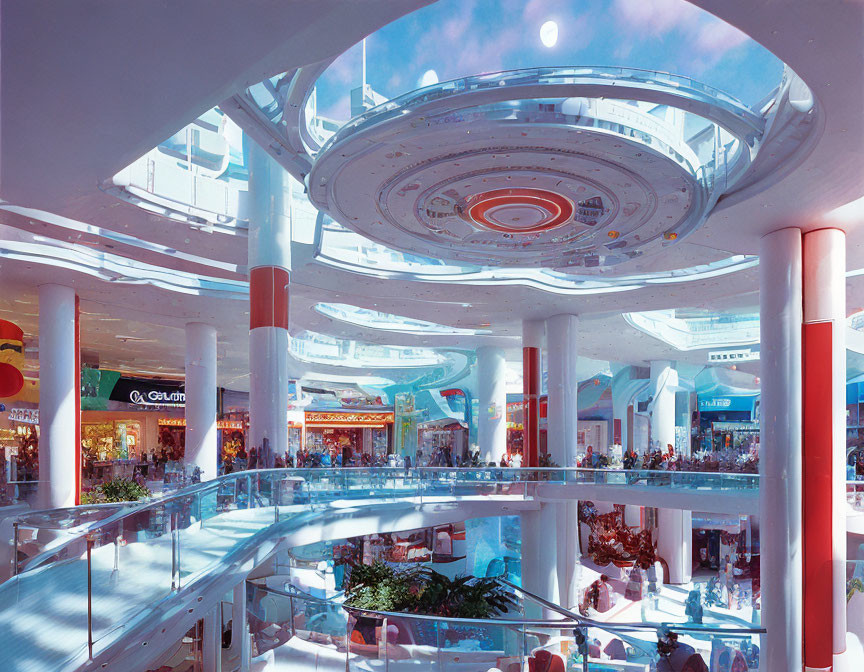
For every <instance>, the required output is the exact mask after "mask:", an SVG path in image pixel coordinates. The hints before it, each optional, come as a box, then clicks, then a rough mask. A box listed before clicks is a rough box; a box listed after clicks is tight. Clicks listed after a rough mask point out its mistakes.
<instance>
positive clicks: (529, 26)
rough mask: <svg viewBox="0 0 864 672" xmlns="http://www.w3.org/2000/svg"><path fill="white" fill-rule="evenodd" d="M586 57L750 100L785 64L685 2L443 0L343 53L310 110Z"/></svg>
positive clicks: (350, 112)
mask: <svg viewBox="0 0 864 672" xmlns="http://www.w3.org/2000/svg"><path fill="white" fill-rule="evenodd" d="M364 46H365V49H364ZM584 64H589V65H590V64H602V65H610V66H629V67H638V68H646V69H649V70H660V71H666V72H673V73H676V74H679V75H684V76H689V77H693V78H695V79H698V80H700V81H703V82H705V83H707V84H710V85H712V86H714V87H717V88H719V89H721V90H724V91H727V92H729V93H730V94H732V95H734V96H735V97H736V98H738V99H740V100H742V101H744V102H745V103H747V104H749V105H751V106H756V105H757V103H759V102H760V101H761V100H762V99H763V98H764V97H765V96H766V95H768V94H769V93H770V92H771V91H772V90H773V89H774V87H775V86H777V84H778V83H779V82H780V78H781V75H782V69H783V64H782V63H781V61H779V60H778V59H777V58H776V57H775V56H774V55H773V54H772V53H771V52H769V51H768V50H766V49H765V48H763V47H762V46H761V45H759V44H758V43H756V42H754V41H753V40H751V39H750V38H748V37H747V36H746V35H745V34H744V33H742V32H740V31H739V30H737V29H736V28H734V27H732V26H731V25H729V24H727V23H725V22H724V21H721V20H720V19H717V18H716V17H714V16H713V15H711V14H709V13H708V12H705V11H703V10H701V9H699V8H698V7H695V6H694V5H692V4H690V3H689V2H686V1H685V0H663V1H662V2H645V1H644V0H580V1H578V2H577V1H575V0H439V1H438V2H435V3H432V4H431V5H429V6H427V7H425V8H423V9H420V10H417V11H415V12H412V13H410V14H408V15H406V16H404V17H402V18H401V19H398V20H397V21H394V22H393V23H391V24H389V25H387V26H385V27H383V28H382V29H380V30H378V31H377V32H375V33H373V34H372V35H371V36H369V37H368V38H367V39H366V41H365V45H363V44H358V45H355V46H354V47H352V48H350V49H349V50H348V51H346V52H345V53H344V54H343V55H342V56H340V57H339V58H337V59H336V60H335V61H334V62H333V63H332V64H331V65H330V67H328V68H327V69H326V71H325V72H324V73H323V75H322V76H321V77H320V78H319V80H318V82H317V85H316V95H315V97H314V100H313V101H312V105H313V110H312V111H313V112H317V115H318V116H319V117H320V118H321V119H323V120H324V121H322V122H321V123H322V124H325V125H327V123H328V120H335V121H337V123H338V122H341V121H345V120H347V119H349V118H350V117H352V116H356V114H358V113H359V112H362V111H363V109H364V108H368V107H370V106H373V105H377V104H380V103H382V102H384V101H386V100H388V99H390V98H393V97H395V96H398V95H400V94H402V93H405V92H406V91H411V90H414V89H417V88H420V87H423V86H428V85H431V84H435V83H437V82H439V81H445V80H449V79H455V78H457V77H465V76H469V75H476V74H480V73H486V72H497V71H501V70H511V69H521V68H529V67H539V66H562V65H584ZM364 84H365V85H367V86H365V87H364V86H363V85H364ZM322 130H329V129H322Z"/></svg>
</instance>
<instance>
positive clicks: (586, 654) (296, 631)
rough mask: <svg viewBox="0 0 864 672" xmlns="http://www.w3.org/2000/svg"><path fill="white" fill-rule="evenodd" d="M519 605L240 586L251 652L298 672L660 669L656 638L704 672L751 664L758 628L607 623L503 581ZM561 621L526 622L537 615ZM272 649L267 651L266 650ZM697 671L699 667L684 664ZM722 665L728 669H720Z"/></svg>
mask: <svg viewBox="0 0 864 672" xmlns="http://www.w3.org/2000/svg"><path fill="white" fill-rule="evenodd" d="M502 583H504V584H506V585H507V586H508V587H510V588H511V589H514V590H515V591H518V592H519V593H521V595H522V599H521V600H518V603H519V606H520V608H519V609H518V611H517V610H514V611H512V612H508V613H506V614H502V615H501V616H499V617H497V618H486V619H463V618H447V617H441V616H430V615H424V614H409V613H398V612H384V611H370V610H365V609H357V608H354V607H348V606H345V605H344V604H342V603H341V601H340V600H338V599H331V600H324V599H320V598H315V597H311V596H309V595H305V594H303V593H299V592H297V591H291V592H288V591H283V590H279V589H275V588H272V587H266V586H262V585H259V584H256V583H253V582H248V583H247V615H248V618H249V627H250V632H251V635H252V642H253V654H255V655H256V656H261V657H263V658H265V659H266V658H270V663H271V665H272V667H268V669H272V670H274V672H282V671H287V670H292V671H294V670H303V672H312V671H313V670H314V671H315V672H326V671H330V670H339V671H340V672H341V671H342V670H349V671H351V670H357V671H360V670H363V671H364V672H365V671H367V670H376V669H382V668H383V669H389V670H393V671H394V672H395V671H398V670H402V669H406V670H407V669H417V668H418V667H419V666H422V669H424V670H434V671H436V672H450V671H451V670H453V671H455V670H459V671H462V672H487V671H488V670H492V669H499V670H504V671H505V672H509V671H510V670H517V671H519V670H524V669H535V666H536V665H541V668H540V669H547V668H546V667H543V666H544V665H546V664H548V663H550V662H551V661H552V660H554V659H555V658H558V659H559V661H560V662H559V663H557V664H556V666H555V667H551V666H550V667H549V668H548V669H562V670H563V669H564V666H565V665H567V669H583V670H587V669H598V670H599V669H602V670H604V671H607V672H613V671H616V670H620V671H624V670H632V671H634V672H636V671H639V672H648V670H654V669H663V668H662V667H658V663H659V664H661V665H662V663H661V657H662V656H661V654H660V652H659V650H658V645H657V642H658V639H659V638H664V639H666V640H668V638H669V633H674V634H675V635H676V636H678V637H679V639H678V643H679V646H680V647H681V651H679V652H678V654H676V655H678V656H680V655H681V654H683V653H684V652H687V651H689V652H690V653H688V654H687V655H688V656H689V655H695V656H700V657H702V659H703V662H704V663H705V665H706V667H707V668H708V669H710V670H717V669H721V668H720V667H719V663H720V661H721V659H722V658H721V655H720V654H724V653H725V658H727V659H728V662H731V660H732V658H735V657H740V658H741V659H743V661H744V662H745V663H746V664H747V667H748V668H750V669H755V668H756V667H758V655H759V654H758V652H759V648H758V637H759V635H761V634H763V633H764V632H765V630H764V629H763V628H760V627H758V626H752V627H748V626H740V627H735V626H733V627H729V626H718V625H711V624H697V623H641V622H640V623H606V622H601V621H596V620H592V619H588V618H583V617H582V616H580V615H578V614H574V613H572V612H569V611H568V610H566V609H562V608H561V607H558V606H557V605H553V604H551V603H549V602H546V601H545V600H541V599H539V598H537V596H535V595H533V594H531V593H528V592H526V591H524V590H522V589H521V588H519V587H518V586H515V585H513V584H510V583H509V582H506V581H504V582H502ZM541 608H542V609H545V610H546V611H547V612H548V611H553V612H557V613H559V614H560V615H561V616H562V617H561V618H558V619H551V618H527V617H526V616H525V612H527V611H539V610H540V609H541ZM271 651H272V653H268V652H271ZM693 669H698V668H693ZM722 669H724V670H725V669H729V668H728V664H727V667H723V668H722Z"/></svg>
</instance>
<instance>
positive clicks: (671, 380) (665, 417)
mask: <svg viewBox="0 0 864 672" xmlns="http://www.w3.org/2000/svg"><path fill="white" fill-rule="evenodd" d="M677 385H678V372H677V371H676V370H675V369H673V368H672V362H667V361H655V362H651V389H652V390H653V397H654V399H653V401H652V402H651V403H652V410H651V442H652V443H653V444H655V445H659V448H660V450H662V451H663V452H665V451H666V449H667V446H668V445H669V444H671V445H672V446H674V445H675V387H676V386H677ZM657 519H658V520H657V525H658V537H657V552H658V553H659V554H660V556H661V557H662V558H663V559H664V560H666V564H667V565H668V566H669V582H670V583H677V584H681V583H688V582H689V581H690V578H691V574H692V571H693V561H692V552H691V546H692V543H693V542H692V537H693V523H692V514H691V512H690V511H683V510H681V509H658V516H657Z"/></svg>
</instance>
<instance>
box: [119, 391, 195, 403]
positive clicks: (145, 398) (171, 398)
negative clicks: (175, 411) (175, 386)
mask: <svg viewBox="0 0 864 672" xmlns="http://www.w3.org/2000/svg"><path fill="white" fill-rule="evenodd" d="M129 401H130V402H131V403H133V404H138V405H139V406H183V405H185V404H186V395H185V394H184V393H183V392H179V391H178V392H165V391H162V390H148V391H146V392H141V390H134V389H133V390H130V391H129Z"/></svg>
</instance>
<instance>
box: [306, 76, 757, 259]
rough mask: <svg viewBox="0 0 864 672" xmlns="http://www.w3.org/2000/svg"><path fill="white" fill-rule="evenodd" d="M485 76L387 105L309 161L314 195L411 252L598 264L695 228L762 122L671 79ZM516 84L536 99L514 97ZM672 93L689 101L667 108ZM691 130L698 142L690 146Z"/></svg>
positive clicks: (372, 234) (745, 157)
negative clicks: (625, 92)
mask: <svg viewBox="0 0 864 672" xmlns="http://www.w3.org/2000/svg"><path fill="white" fill-rule="evenodd" d="M520 74H521V77H520ZM496 76H500V78H501V82H500V84H501V86H499V87H497V89H496V87H494V86H492V83H493V80H494V78H495V77H496ZM544 77H545V79H544ZM475 79H476V80H477V82H478V85H477V88H476V90H474V89H472V88H470V87H467V84H468V82H469V79H466V80H459V81H457V82H450V83H444V84H442V85H439V86H438V87H428V88H427V89H424V90H423V92H424V95H422V96H421V95H419V94H418V95H415V96H414V97H413V98H411V101H410V102H411V104H412V105H413V106H414V107H410V106H407V105H406V106H403V107H400V106H399V105H398V104H394V101H391V102H389V103H385V104H384V105H382V106H381V107H380V108H377V109H376V110H371V111H370V112H368V113H366V114H364V115H362V116H361V117H358V118H357V119H356V120H354V121H352V122H349V124H347V125H346V126H345V127H343V129H342V130H340V131H339V132H338V133H337V134H336V135H335V136H334V137H333V139H332V140H331V141H330V142H329V143H328V144H327V145H326V146H325V147H324V148H323V149H322V151H321V152H320V153H319V154H318V156H317V158H316V160H315V163H314V165H313V168H312V171H311V172H310V174H309V179H308V185H309V196H310V199H311V200H312V202H313V204H314V205H316V207H318V208H320V209H322V210H324V211H326V212H328V213H329V214H330V215H331V216H332V217H333V218H334V219H336V220H337V221H339V222H340V223H341V224H343V225H345V226H346V227H348V228H350V229H353V230H354V231H356V232H358V233H360V234H361V235H363V236H366V237H368V238H371V239H372V240H374V241H377V242H379V243H381V244H383V245H386V246H388V247H392V248H396V249H399V250H403V251H405V252H408V253H414V254H418V255H424V256H431V257H436V258H439V259H444V260H448V261H454V262H459V263H470V264H477V265H482V266H487V267H488V266H518V267H540V268H552V269H569V268H573V267H581V268H586V269H591V268H600V269H602V268H604V267H609V266H612V265H616V264H620V263H622V262H626V261H628V260H631V259H635V258H637V257H639V256H641V255H643V254H645V253H646V252H649V251H656V250H658V249H660V248H662V247H664V246H667V245H670V244H674V241H676V240H680V239H682V238H683V237H684V236H686V235H687V234H688V233H690V232H691V231H693V230H694V229H695V228H696V227H698V226H699V225H700V224H701V222H702V221H704V219H705V217H706V216H707V213H708V212H709V211H710V209H711V208H712V207H713V204H714V202H716V199H717V198H718V197H719V195H720V193H722V190H723V189H724V188H725V187H726V186H727V177H728V175H729V174H730V167H732V166H733V165H734V167H735V168H736V169H738V170H740V167H741V165H743V164H747V163H749V160H750V158H751V156H752V151H751V150H752V146H753V144H755V141H754V140H753V137H754V135H753V128H754V126H758V124H759V121H758V120H756V119H754V118H753V117H752V116H748V114H747V113H745V112H742V113H741V114H740V115H738V116H736V113H737V112H738V110H736V109H735V107H734V105H732V104H730V102H729V101H728V100H727V99H724V98H719V99H717V100H716V106H715V107H716V109H715V108H712V107H711V105H712V103H711V100H710V96H708V95H707V92H705V91H695V90H694V91H692V92H691V91H687V92H683V95H682V92H680V91H677V92H674V93H673V92H671V91H670V90H668V89H669V88H670V87H669V84H668V82H666V83H662V84H661V83H655V82H651V83H650V84H648V83H647V82H645V81H642V82H640V83H639V84H638V85H632V89H634V90H635V89H640V90H641V91H642V92H643V93H644V95H645V97H646V98H647V99H648V101H649V102H640V101H632V100H616V99H608V98H605V97H604V98H556V97H553V95H552V94H558V95H560V93H561V92H563V91H567V90H572V89H573V87H575V86H577V85H576V84H575V83H571V82H569V81H566V80H567V78H566V77H562V78H557V79H556V78H551V77H549V76H548V75H546V74H545V73H543V75H542V77H541V76H539V75H537V73H535V71H525V73H524V74H522V73H514V72H510V73H500V75H486V76H483V77H479V78H475ZM470 81H473V80H470ZM511 82H514V83H512V84H511ZM463 85H465V87H466V88H462V87H463ZM585 86H590V87H594V88H597V89H598V90H599V89H600V88H602V87H601V86H600V85H598V84H596V82H592V83H591V84H590V85H589V84H585ZM664 86H665V87H666V90H662V91H661V90H660V89H662V88H663V87H664ZM568 87H569V88H568ZM652 87H653V88H652ZM433 88H435V89H440V93H436V91H432V90H431V89H433ZM517 90H518V91H521V92H522V95H525V96H526V97H525V98H510V97H509V95H513V94H514V93H516V92H517ZM528 92H530V96H529V94H528ZM696 94H698V95H700V96H701V98H700V99H699V101H698V103H697V102H694V101H693V98H695V97H696ZM676 96H677V97H678V99H679V100H681V102H682V109H681V110H680V111H678V112H675V113H673V114H667V113H666V112H665V110H666V109H668V103H667V101H671V100H673V99H674V98H675V97H676ZM449 98H453V99H454V100H453V102H454V104H455V102H456V100H457V99H458V106H453V107H448V106H447V100H448V99H449ZM685 98H686V99H687V100H686V102H685V100H684V99H685ZM474 99H476V100H477V102H478V104H476V105H472V104H471V103H470V102H469V101H470V100H474ZM694 109H696V110H698V111H699V112H704V113H705V116H704V117H697V116H696V115H694V113H693V110H694ZM745 109H746V108H745ZM688 115H689V117H688ZM685 118H687V119H688V122H687V123H688V124H689V126H687V130H686V132H685V122H684V119H685ZM712 119H715V120H720V119H722V120H723V121H724V122H725V121H728V122H729V127H728V128H727V127H726V126H720V125H718V121H712ZM694 128H696V129H704V131H703V130H699V131H698V133H697V135H698V134H700V133H701V134H702V136H704V137H703V138H702V139H698V140H696V141H693V142H691V138H693V137H696V136H694V131H693V129H694ZM729 128H734V130H735V131H737V132H731V133H730V132H729ZM748 129H749V130H748ZM721 130H722V131H723V132H724V133H725V135H722V134H721ZM718 175H720V176H721V179H718Z"/></svg>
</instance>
